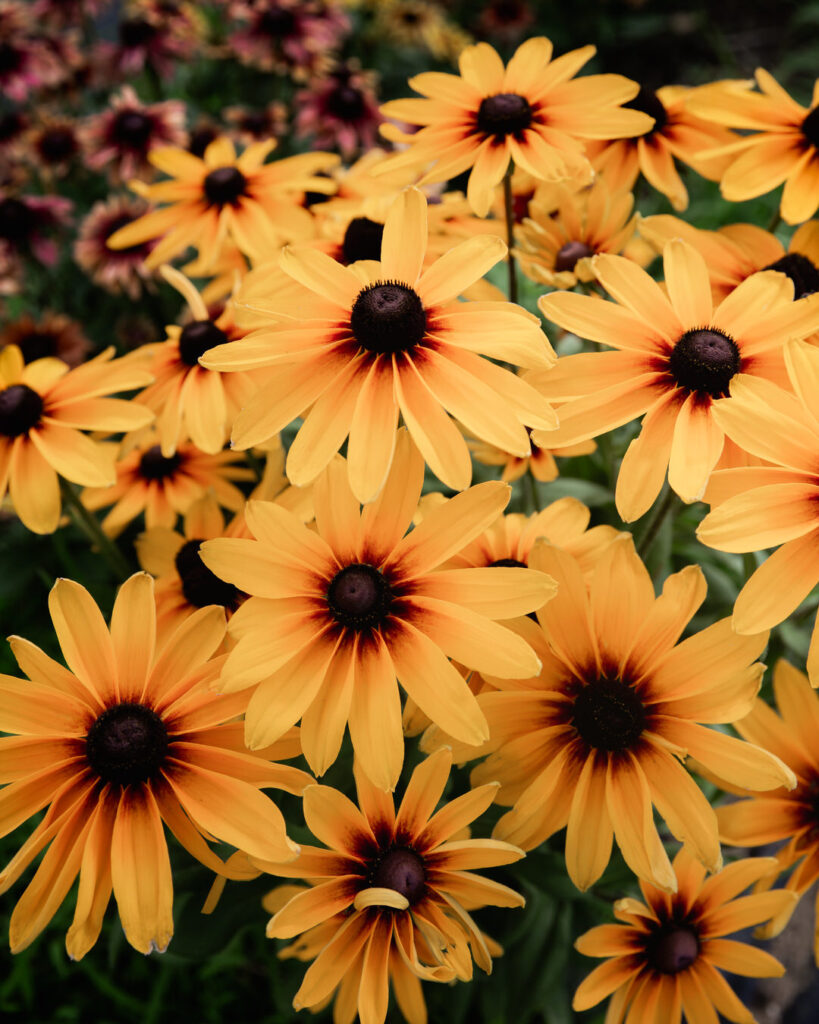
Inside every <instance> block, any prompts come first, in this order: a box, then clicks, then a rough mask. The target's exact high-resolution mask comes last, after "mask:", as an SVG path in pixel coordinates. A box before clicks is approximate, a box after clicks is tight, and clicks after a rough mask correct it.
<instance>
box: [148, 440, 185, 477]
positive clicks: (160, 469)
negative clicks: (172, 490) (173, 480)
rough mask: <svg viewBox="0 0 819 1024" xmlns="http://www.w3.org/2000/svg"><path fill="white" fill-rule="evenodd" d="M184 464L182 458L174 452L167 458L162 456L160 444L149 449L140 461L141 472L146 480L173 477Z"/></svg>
mask: <svg viewBox="0 0 819 1024" xmlns="http://www.w3.org/2000/svg"><path fill="white" fill-rule="evenodd" d="M181 464H182V456H181V455H180V454H179V452H174V454H173V455H169V456H168V457H167V458H166V457H165V456H164V455H163V454H162V449H161V448H160V447H159V445H158V444H155V445H154V446H153V447H152V448H149V449H148V450H147V452H145V454H144V455H143V456H142V458H141V459H140V460H139V472H140V474H141V476H142V477H143V478H144V479H145V480H164V479H165V477H168V476H173V474H174V473H175V472H176V471H177V469H179V467H180V465H181Z"/></svg>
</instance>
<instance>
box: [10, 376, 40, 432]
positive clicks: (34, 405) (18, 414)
mask: <svg viewBox="0 0 819 1024" xmlns="http://www.w3.org/2000/svg"><path fill="white" fill-rule="evenodd" d="M42 412H43V400H42V398H40V396H39V395H38V394H37V392H36V391H34V390H33V389H32V388H30V387H28V385H27V384H12V386H11V387H10V388H4V389H3V390H2V391H0V434H4V435H5V436H6V437H19V436H20V435H21V434H25V433H27V432H28V431H29V430H31V428H32V427H33V426H35V425H36V424H37V423H38V422H39V420H40V416H41V415H42Z"/></svg>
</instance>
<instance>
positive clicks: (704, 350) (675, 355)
mask: <svg viewBox="0 0 819 1024" xmlns="http://www.w3.org/2000/svg"><path fill="white" fill-rule="evenodd" d="M740 366H741V359H740V355H739V349H738V347H737V345H736V342H735V341H734V340H733V339H732V338H729V337H728V335H727V334H724V333H723V332H722V331H717V330H713V329H711V328H703V329H701V330H695V331H686V332H685V334H683V336H682V337H681V338H680V339H679V341H678V342H677V344H676V345H675V346H674V350H673V352H672V353H671V355H670V356H669V359H668V368H669V370H670V371H671V373H672V375H673V377H674V379H675V381H676V382H677V384H678V385H679V386H680V387H683V388H688V389H689V390H690V391H698V392H704V393H705V394H708V395H710V396H711V397H712V398H721V397H724V396H727V394H728V385H729V383H730V381H731V378H732V377H733V376H734V374H736V373H739V370H740Z"/></svg>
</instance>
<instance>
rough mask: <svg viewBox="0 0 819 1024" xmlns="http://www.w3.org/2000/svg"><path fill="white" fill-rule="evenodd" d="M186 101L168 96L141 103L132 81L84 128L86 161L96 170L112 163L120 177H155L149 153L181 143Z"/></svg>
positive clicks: (117, 175)
mask: <svg viewBox="0 0 819 1024" xmlns="http://www.w3.org/2000/svg"><path fill="white" fill-rule="evenodd" d="M185 134H186V133H185V104H184V103H183V102H182V101H181V100H165V101H164V102H163V103H152V104H150V105H147V104H144V103H141V102H140V100H139V97H138V96H137V94H136V93H135V92H134V90H133V89H132V88H131V86H130V85H124V86H123V87H122V90H121V92H120V93H119V95H117V96H113V97H112V98H111V104H110V107H109V109H108V110H104V111H102V113H100V114H96V115H94V116H93V117H91V118H89V120H88V122H87V123H86V125H85V129H84V132H83V140H84V142H85V145H86V146H87V148H88V157H87V160H86V162H87V164H88V166H89V167H93V168H94V169H95V170H99V169H100V168H102V167H105V166H106V165H111V171H112V174H113V176H114V177H115V178H116V179H117V180H119V181H127V180H129V179H130V178H135V177H136V178H153V176H154V174H155V173H156V171H155V169H154V168H153V167H152V166H151V164H150V163H149V162H148V154H149V153H150V152H151V150H152V149H155V148H156V147H157V146H181V145H183V143H184V141H185Z"/></svg>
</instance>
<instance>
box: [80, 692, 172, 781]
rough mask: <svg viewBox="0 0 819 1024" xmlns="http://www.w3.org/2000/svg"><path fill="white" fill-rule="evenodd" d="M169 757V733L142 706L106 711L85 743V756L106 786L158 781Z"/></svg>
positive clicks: (131, 705)
mask: <svg viewBox="0 0 819 1024" xmlns="http://www.w3.org/2000/svg"><path fill="white" fill-rule="evenodd" d="M167 753H168V730H167V729H166V728H165V724H164V723H163V721H162V719H161V718H160V717H159V715H157V714H156V712H155V711H152V710H151V709H150V708H148V707H145V706H144V705H143V704H131V703H123V704H116V705H114V706H113V707H110V708H107V709H106V710H105V711H103V713H102V714H101V715H100V716H99V718H97V719H96V721H95V722H94V723H93V725H92V726H91V728H90V729H89V730H88V735H87V736H86V739H85V755H86V757H87V758H88V763H89V764H90V766H91V768H92V769H93V770H94V771H95V772H96V773H97V775H98V776H99V777H100V779H102V780H103V781H104V782H110V783H113V784H114V785H117V786H128V785H132V784H134V783H139V782H148V781H149V780H150V779H153V778H156V776H157V775H158V774H159V771H160V769H161V767H162V764H163V762H164V761H165V757H166V756H167Z"/></svg>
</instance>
